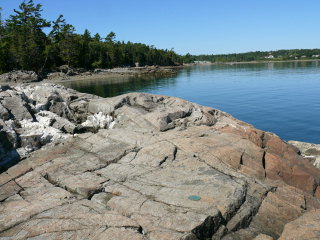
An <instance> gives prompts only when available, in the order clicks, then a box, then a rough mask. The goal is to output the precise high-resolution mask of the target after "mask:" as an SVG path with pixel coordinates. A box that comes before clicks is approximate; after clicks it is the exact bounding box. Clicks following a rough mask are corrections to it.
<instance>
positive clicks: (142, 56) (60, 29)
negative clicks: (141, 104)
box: [0, 0, 182, 73]
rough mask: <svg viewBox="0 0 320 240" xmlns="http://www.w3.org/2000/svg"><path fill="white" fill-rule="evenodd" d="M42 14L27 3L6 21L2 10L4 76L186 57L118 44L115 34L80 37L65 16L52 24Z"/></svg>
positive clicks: (0, 37)
mask: <svg viewBox="0 0 320 240" xmlns="http://www.w3.org/2000/svg"><path fill="white" fill-rule="evenodd" d="M41 12H42V5H41V4H35V3H34V2H33V0H29V1H27V2H26V1H23V2H22V3H21V4H20V6H19V9H18V10H16V9H15V10H14V14H12V15H10V16H9V18H8V19H5V20H3V19H2V18H1V8H0V73H3V72H8V71H11V70H20V69H22V70H33V71H35V72H37V73H42V72H45V71H54V70H55V69H56V68H57V67H59V66H61V65H65V64H66V65H69V66H71V67H76V68H85V69H93V68H113V67H127V66H135V64H136V63H139V65H140V66H145V65H160V66H170V65H179V64H181V63H182V57H181V56H180V55H178V54H176V53H175V52H174V51H173V50H162V49H157V48H155V47H154V46H148V45H145V44H142V43H132V42H123V41H121V42H120V41H116V34H115V33H114V32H110V33H109V34H106V36H105V37H101V36H100V35H99V34H98V33H97V34H95V35H93V36H92V35H91V33H90V32H89V30H85V31H84V33H83V34H78V33H76V32H75V28H74V26H72V25H71V24H68V23H67V22H66V20H65V19H64V17H63V15H60V16H59V17H58V18H57V19H56V20H55V21H48V20H46V19H44V18H43V17H42V15H41ZM48 28H49V31H47V32H48V33H45V32H44V29H48Z"/></svg>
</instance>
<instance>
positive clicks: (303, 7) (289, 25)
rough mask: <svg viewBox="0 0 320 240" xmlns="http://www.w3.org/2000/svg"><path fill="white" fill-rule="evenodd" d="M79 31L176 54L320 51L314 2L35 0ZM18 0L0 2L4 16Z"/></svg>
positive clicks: (318, 5)
mask: <svg viewBox="0 0 320 240" xmlns="http://www.w3.org/2000/svg"><path fill="white" fill-rule="evenodd" d="M35 2H36V3H41V4H42V5H43V8H44V12H43V16H44V17H45V18H46V19H49V20H55V19H56V18H57V17H58V16H59V14H63V15H64V17H65V18H66V20H67V22H68V23H70V24H73V25H74V26H75V28H76V30H77V32H79V33H83V31H84V29H86V28H87V29H89V30H90V32H91V33H92V34H94V33H97V32H98V33H99V34H100V35H101V36H106V35H107V33H109V32H110V31H114V32H115V33H116V34H117V39H118V40H124V41H132V42H142V43H146V44H148V45H154V46H155V47H157V48H167V49H171V48H173V49H174V50H175V51H176V52H178V53H180V54H185V53H187V52H190V53H191V54H202V53H204V54H218V53H233V52H247V51H256V50H277V49H292V48H320V14H319V10H320V1H319V0H308V1H302V0H268V1H262V0H260V1H259V0H241V1H239V0H224V1H222V0H219V1H217V0H197V1H195V0H161V1H160V0H158V1H155V0H135V1H133V0H90V1H88V0H46V1H45V0H42V1H41V0H35ZM20 3H21V1H18V0H0V6H1V7H2V8H3V12H2V14H3V18H7V17H8V16H9V15H10V14H11V13H12V9H14V8H18V5H19V4H20Z"/></svg>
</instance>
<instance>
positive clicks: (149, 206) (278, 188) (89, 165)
mask: <svg viewBox="0 0 320 240" xmlns="http://www.w3.org/2000/svg"><path fill="white" fill-rule="evenodd" d="M0 119H1V120H0V136H1V138H0V139H1V141H0V158H1V169H2V171H3V172H2V173H1V174H0V240H4V239H139V240H143V239H144V240H146V239H147V240H158V239H160V240H161V239H163V240H164V239H166V240H169V239H184V240H201V239H223V240H231V239H236V240H244V239H256V240H258V239H260V240H262V239H265V240H266V239H282V240H288V239H318V238H319V236H320V224H319V220H320V219H319V216H320V200H319V199H320V187H319V184H320V169H318V168H317V167H316V166H318V161H317V159H314V161H313V160H310V157H308V156H309V155H307V153H305V152H304V150H299V149H298V148H297V147H295V146H293V145H292V144H289V143H286V142H284V141H282V140H281V139H280V138H279V137H277V136H276V135H274V134H272V133H268V132H263V131H261V130H258V129H255V128H254V127H253V126H251V125H249V124H247V123H244V122H241V121H239V120H237V119H235V118H233V117H232V116H230V115H229V114H227V113H225V112H222V111H219V110H216V109H212V108H209V107H204V106H200V105H197V104H194V103H190V102H187V101H185V100H182V99H179V98H174V97H167V96H159V95H150V94H144V93H131V94H126V95H122V96H117V97H113V98H107V99H105V98H100V97H97V96H93V95H89V94H82V93H79V92H76V91H74V90H71V89H68V88H65V87H62V86H59V85H54V84H49V83H38V84H37V85H33V84H23V85H17V86H12V87H8V86H2V87H1V88H0ZM293 144H294V143H293ZM295 145H296V144H295ZM298 147H300V146H298ZM301 153H302V154H301ZM309 153H310V152H309ZM314 153H315V152H314V151H313V154H314ZM13 163H14V166H12V165H13ZM315 165H316V166H315Z"/></svg>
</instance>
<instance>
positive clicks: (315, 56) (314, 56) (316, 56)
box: [312, 55, 320, 58]
mask: <svg viewBox="0 0 320 240" xmlns="http://www.w3.org/2000/svg"><path fill="white" fill-rule="evenodd" d="M319 56H320V55H312V57H313V58H318V57H319Z"/></svg>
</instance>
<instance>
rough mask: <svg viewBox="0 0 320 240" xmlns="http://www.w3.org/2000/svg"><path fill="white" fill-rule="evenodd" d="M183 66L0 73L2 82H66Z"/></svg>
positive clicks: (168, 71)
mask: <svg viewBox="0 0 320 240" xmlns="http://www.w3.org/2000/svg"><path fill="white" fill-rule="evenodd" d="M181 68H182V66H166V67H162V66H144V67H122V68H112V69H94V70H90V71H89V70H86V69H82V68H72V67H69V66H67V65H63V66H60V67H58V68H57V71H56V72H50V73H46V74H42V75H38V74H36V73H35V72H33V71H21V70H18V71H11V72H8V73H4V74H2V75H0V83H4V84H11V85H12V84H20V83H31V82H39V81H43V82H49V83H53V82H65V81H74V80H88V79H107V78H114V77H123V76H133V75H146V74H165V75H170V74H175V73H176V72H177V71H178V70H179V69H181Z"/></svg>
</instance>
